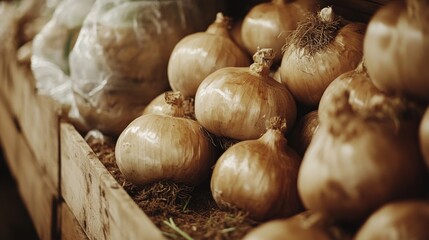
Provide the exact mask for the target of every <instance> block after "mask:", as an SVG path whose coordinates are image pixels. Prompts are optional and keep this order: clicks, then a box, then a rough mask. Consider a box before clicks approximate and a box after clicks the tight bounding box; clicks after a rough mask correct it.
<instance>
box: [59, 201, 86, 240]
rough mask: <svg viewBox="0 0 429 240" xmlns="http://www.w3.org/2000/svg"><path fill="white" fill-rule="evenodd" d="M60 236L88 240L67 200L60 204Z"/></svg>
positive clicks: (68, 238)
mask: <svg viewBox="0 0 429 240" xmlns="http://www.w3.org/2000/svg"><path fill="white" fill-rule="evenodd" d="M59 207H60V211H59V212H60V216H59V225H60V229H61V230H60V236H61V239H62V240H87V239H88V237H87V236H86V234H85V232H84V231H83V229H82V227H81V226H80V225H79V222H78V221H77V219H76V217H75V216H74V215H73V213H72V211H71V210H70V208H69V207H68V206H67V204H66V203H65V202H62V203H61V204H60V206H59Z"/></svg>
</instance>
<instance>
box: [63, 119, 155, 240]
mask: <svg viewBox="0 0 429 240" xmlns="http://www.w3.org/2000/svg"><path fill="white" fill-rule="evenodd" d="M60 129H61V132H60V136H61V137H60V139H61V159H62V162H61V191H62V192H61V193H62V196H63V198H64V201H65V202H66V203H67V205H68V206H69V207H70V209H71V211H72V212H73V214H74V215H75V216H76V218H77V221H78V222H79V224H80V225H81V226H82V228H83V229H84V230H85V232H86V234H87V236H88V237H89V239H163V236H162V234H161V232H160V231H159V230H158V229H157V228H156V226H155V225H154V224H153V223H152V222H151V221H150V219H149V218H148V217H147V216H146V215H145V214H144V213H143V211H141V209H140V208H139V207H138V206H137V204H135V202H134V201H133V200H132V199H131V197H130V196H129V195H128V194H127V193H126V192H125V190H124V189H123V188H122V187H121V186H120V185H119V184H118V183H117V182H116V180H115V179H114V178H113V177H112V175H111V174H110V173H109V172H108V171H107V169H106V168H105V167H104V165H103V164H102V163H101V162H100V161H99V159H98V158H97V157H96V155H95V154H94V152H93V151H92V149H91V148H90V147H89V146H88V144H87V143H86V142H85V140H84V139H83V138H82V137H81V136H80V135H79V133H78V132H77V131H76V130H75V128H74V127H73V126H72V125H70V124H68V123H61V128H60Z"/></svg>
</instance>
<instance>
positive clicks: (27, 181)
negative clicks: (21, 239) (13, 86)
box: [0, 97, 58, 239]
mask: <svg viewBox="0 0 429 240" xmlns="http://www.w3.org/2000/svg"><path fill="white" fill-rule="evenodd" d="M15 122H16V121H15V120H14V117H13V115H12V114H11V112H10V111H9V110H8V107H7V105H6V103H5V101H4V97H0V133H1V134H0V142H1V144H2V147H3V149H4V152H5V156H6V161H7V163H8V166H9V168H10V170H11V173H12V175H13V176H14V178H15V180H16V182H17V186H18V191H19V193H20V195H21V198H22V200H23V202H24V204H25V206H26V208H27V210H28V212H29V214H30V217H31V219H32V221H33V224H34V226H35V229H36V231H37V233H38V235H39V238H40V239H54V238H55V236H56V235H55V227H54V226H53V223H54V222H55V219H56V211H55V209H56V206H55V203H56V199H57V198H58V188H57V187H56V186H55V185H53V183H52V182H51V181H49V180H48V177H47V173H46V172H44V171H42V169H41V168H40V166H39V165H38V164H37V162H36V160H35V158H36V157H35V155H34V154H33V152H32V150H31V148H30V146H29V145H28V142H27V140H26V139H25V137H24V135H23V134H22V132H20V129H19V128H17V125H16V123H15Z"/></svg>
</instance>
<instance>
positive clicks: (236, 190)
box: [210, 122, 302, 220]
mask: <svg viewBox="0 0 429 240" xmlns="http://www.w3.org/2000/svg"><path fill="white" fill-rule="evenodd" d="M275 124H279V123H278V122H277V123H275ZM280 129H281V128H280V125H277V126H276V125H273V127H271V128H270V129H268V130H267V132H266V133H265V134H264V135H263V136H262V137H260V138H259V139H257V140H246V141H241V142H239V143H236V144H234V145H232V146H231V147H229V148H228V149H227V150H226V151H225V152H224V153H223V154H222V156H221V157H220V158H219V159H218V161H217V163H216V165H215V168H214V170H213V175H212V179H211V185H210V186H211V191H212V195H213V198H214V200H215V201H216V203H217V204H218V205H219V206H220V207H221V208H236V209H241V210H244V211H247V212H249V214H250V216H251V217H252V218H254V219H257V220H266V219H271V218H274V217H288V216H291V215H292V214H295V213H297V212H299V211H300V210H301V207H302V206H301V202H300V199H299V196H298V191H297V186H296V179H297V175H298V169H299V165H300V161H301V159H300V157H299V156H298V154H297V153H296V152H295V151H294V150H292V149H291V148H289V147H288V146H287V140H286V139H285V138H284V136H283V133H282V131H281V130H280Z"/></svg>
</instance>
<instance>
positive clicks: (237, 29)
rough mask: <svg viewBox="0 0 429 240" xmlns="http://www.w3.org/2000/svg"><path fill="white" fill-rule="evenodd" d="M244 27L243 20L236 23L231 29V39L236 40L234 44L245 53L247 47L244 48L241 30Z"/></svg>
mask: <svg viewBox="0 0 429 240" xmlns="http://www.w3.org/2000/svg"><path fill="white" fill-rule="evenodd" d="M242 26H243V20H242V19H240V20H238V21H235V22H234V24H233V25H232V28H231V31H230V32H231V38H232V40H234V42H235V43H236V44H237V46H239V47H240V48H241V49H243V51H244V52H245V53H247V51H246V47H245V46H244V42H243V37H242V36H241V28H242Z"/></svg>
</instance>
